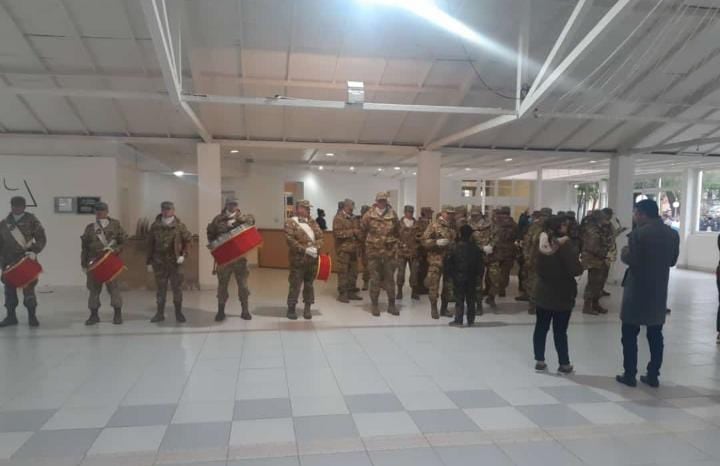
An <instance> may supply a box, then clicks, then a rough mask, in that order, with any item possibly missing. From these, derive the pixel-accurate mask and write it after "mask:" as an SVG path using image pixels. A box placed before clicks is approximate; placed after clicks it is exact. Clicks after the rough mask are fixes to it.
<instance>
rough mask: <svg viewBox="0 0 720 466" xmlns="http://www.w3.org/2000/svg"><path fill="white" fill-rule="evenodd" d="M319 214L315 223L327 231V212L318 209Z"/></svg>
mask: <svg viewBox="0 0 720 466" xmlns="http://www.w3.org/2000/svg"><path fill="white" fill-rule="evenodd" d="M317 214H318V216H317V218H316V219H315V223H317V224H318V226H319V227H320V229H321V230H322V231H325V230H327V222H325V211H324V210H322V209H318V210H317Z"/></svg>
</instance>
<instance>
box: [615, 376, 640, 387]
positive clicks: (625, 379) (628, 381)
mask: <svg viewBox="0 0 720 466" xmlns="http://www.w3.org/2000/svg"><path fill="white" fill-rule="evenodd" d="M615 380H616V381H617V382H618V383H621V384H623V385H627V386H628V387H637V380H636V379H635V377H634V376H630V375H627V374H620V375H616V376H615Z"/></svg>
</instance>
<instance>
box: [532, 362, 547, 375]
mask: <svg viewBox="0 0 720 466" xmlns="http://www.w3.org/2000/svg"><path fill="white" fill-rule="evenodd" d="M535 370H536V371H538V372H542V371H545V370H547V364H545V361H536V362H535Z"/></svg>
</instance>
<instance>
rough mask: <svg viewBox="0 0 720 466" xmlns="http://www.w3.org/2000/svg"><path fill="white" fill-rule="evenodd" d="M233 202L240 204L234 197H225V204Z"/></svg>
mask: <svg viewBox="0 0 720 466" xmlns="http://www.w3.org/2000/svg"><path fill="white" fill-rule="evenodd" d="M233 204H234V205H238V204H240V202H239V201H238V199H237V198H236V197H228V198H227V199H225V205H233Z"/></svg>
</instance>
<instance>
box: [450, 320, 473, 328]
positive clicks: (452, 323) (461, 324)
mask: <svg viewBox="0 0 720 466" xmlns="http://www.w3.org/2000/svg"><path fill="white" fill-rule="evenodd" d="M448 326H450V327H462V326H463V323H462V322H458V321H457V320H453V321H452V322H450V323H448ZM468 326H470V324H468Z"/></svg>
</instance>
